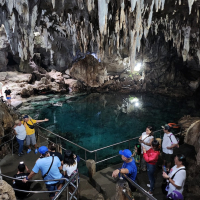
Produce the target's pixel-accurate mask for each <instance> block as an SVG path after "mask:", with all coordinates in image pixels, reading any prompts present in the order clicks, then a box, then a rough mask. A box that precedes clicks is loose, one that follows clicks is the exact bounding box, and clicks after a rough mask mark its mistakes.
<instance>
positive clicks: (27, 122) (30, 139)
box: [22, 115, 49, 153]
mask: <svg viewBox="0 0 200 200" xmlns="http://www.w3.org/2000/svg"><path fill="white" fill-rule="evenodd" d="M23 120H24V121H22V124H23V125H24V126H25V128H26V145H27V146H28V151H27V153H30V152H31V144H32V145H34V146H35V153H38V150H37V144H36V138H35V129H34V124H35V123H40V122H47V121H49V119H46V118H45V119H44V120H35V119H30V118H29V116H28V115H24V117H23Z"/></svg>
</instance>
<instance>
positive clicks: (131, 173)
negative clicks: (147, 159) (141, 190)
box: [122, 159, 137, 181]
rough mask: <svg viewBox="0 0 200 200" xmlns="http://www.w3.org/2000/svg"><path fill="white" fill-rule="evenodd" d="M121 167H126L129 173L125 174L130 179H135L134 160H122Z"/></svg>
mask: <svg viewBox="0 0 200 200" xmlns="http://www.w3.org/2000/svg"><path fill="white" fill-rule="evenodd" d="M122 168H126V169H128V171H129V173H128V174H126V175H127V176H128V177H129V178H130V179H131V180H132V181H135V179H136V176H137V167H136V164H135V160H134V159H132V161H131V162H129V163H126V162H124V163H123V165H122Z"/></svg>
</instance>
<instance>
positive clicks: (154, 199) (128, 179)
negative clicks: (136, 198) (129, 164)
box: [123, 174, 157, 200]
mask: <svg viewBox="0 0 200 200" xmlns="http://www.w3.org/2000/svg"><path fill="white" fill-rule="evenodd" d="M123 177H124V178H125V179H126V180H127V181H128V182H129V183H131V185H133V186H134V187H136V188H137V189H138V190H139V191H140V192H142V193H143V194H144V195H145V196H146V197H148V198H149V199H150V200H157V199H156V198H155V197H153V196H152V195H150V194H149V193H148V192H147V191H146V190H144V189H143V188H142V187H140V186H139V185H138V184H137V183H135V182H134V181H132V180H131V179H130V178H129V177H128V176H127V175H126V174H123Z"/></svg>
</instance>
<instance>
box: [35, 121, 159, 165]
mask: <svg viewBox="0 0 200 200" xmlns="http://www.w3.org/2000/svg"><path fill="white" fill-rule="evenodd" d="M37 130H38V135H39V136H40V137H42V138H44V139H46V140H48V141H49V142H52V141H50V140H49V139H48V138H47V137H44V136H43V135H42V131H41V130H44V131H47V132H48V133H50V134H51V135H54V136H56V137H58V138H59V139H62V140H64V141H65V142H69V143H70V144H72V145H74V146H76V147H78V148H80V149H82V150H83V151H84V152H85V157H84V158H82V157H80V159H81V160H83V161H85V162H86V160H87V152H88V153H94V154H95V159H94V160H95V163H96V164H99V163H102V162H104V161H107V160H110V159H113V158H115V157H117V156H119V154H117V155H114V156H110V157H108V158H106V159H103V160H100V161H97V152H99V151H101V150H104V149H107V148H110V147H114V146H117V145H120V144H124V143H128V147H129V149H130V148H131V146H130V142H131V141H133V140H137V139H139V137H140V136H138V137H134V138H131V139H128V140H124V141H122V142H117V143H114V144H112V145H108V146H105V147H102V148H99V149H95V150H92V151H91V150H88V149H86V148H84V147H82V146H80V145H78V144H76V143H74V142H72V141H70V140H68V139H66V138H64V137H62V136H60V135H58V134H56V133H53V132H52V131H49V130H47V129H45V128H43V127H41V126H39V125H37ZM162 130H163V129H160V130H157V131H155V132H154V133H156V132H160V131H162ZM160 137H161V134H160ZM52 143H54V144H56V143H55V142H52ZM56 145H57V144H56ZM61 148H62V149H63V150H66V149H65V148H63V147H61Z"/></svg>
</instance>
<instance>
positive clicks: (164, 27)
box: [0, 0, 200, 71]
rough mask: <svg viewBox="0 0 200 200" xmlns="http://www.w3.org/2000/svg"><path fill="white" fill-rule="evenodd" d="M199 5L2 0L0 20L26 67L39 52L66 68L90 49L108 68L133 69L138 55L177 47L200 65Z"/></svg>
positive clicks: (152, 0) (180, 0)
mask: <svg viewBox="0 0 200 200" xmlns="http://www.w3.org/2000/svg"><path fill="white" fill-rule="evenodd" d="M199 7H200V0H196V1H195V0H73V1H72V0H0V24H3V26H4V28H5V32H6V35H7V40H8V42H9V44H10V50H11V52H12V54H13V55H14V56H18V57H19V58H20V63H19V65H20V66H21V70H22V71H23V70H25V68H26V64H27V63H28V61H29V60H30V59H32V58H33V57H34V56H37V55H38V54H39V55H40V56H41V57H42V59H43V61H42V65H44V66H48V65H51V66H58V70H60V71H64V70H66V69H67V68H69V67H71V65H72V63H73V62H75V61H76V60H78V59H80V58H84V56H85V55H86V54H94V55H95V56H96V57H97V58H98V59H100V60H101V61H102V62H106V63H107V65H108V68H109V69H108V71H109V70H110V71H112V70H113V68H116V71H117V70H118V68H119V70H121V69H122V68H127V67H128V68H130V70H131V71H133V70H134V66H135V63H136V61H137V60H143V61H145V59H146V62H147V63H151V62H154V55H157V54H159V53H161V54H162V51H163V52H164V51H165V50H163V49H167V51H169V49H170V51H172V49H173V48H174V49H175V51H176V54H177V57H180V58H181V59H182V61H183V62H186V63H187V65H188V67H191V68H193V69H195V70H197V71H198V70H199V68H200V66H199V59H200V41H199ZM165 43H166V44H165ZM1 46H2V45H1ZM158 46H161V47H159V48H158ZM169 46H170V47H169ZM155 49H156V50H155ZM174 49H173V51H174ZM169 53H172V52H169ZM148 54H151V55H148ZM158 56H159V55H157V57H158ZM25 71H26V70H25Z"/></svg>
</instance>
